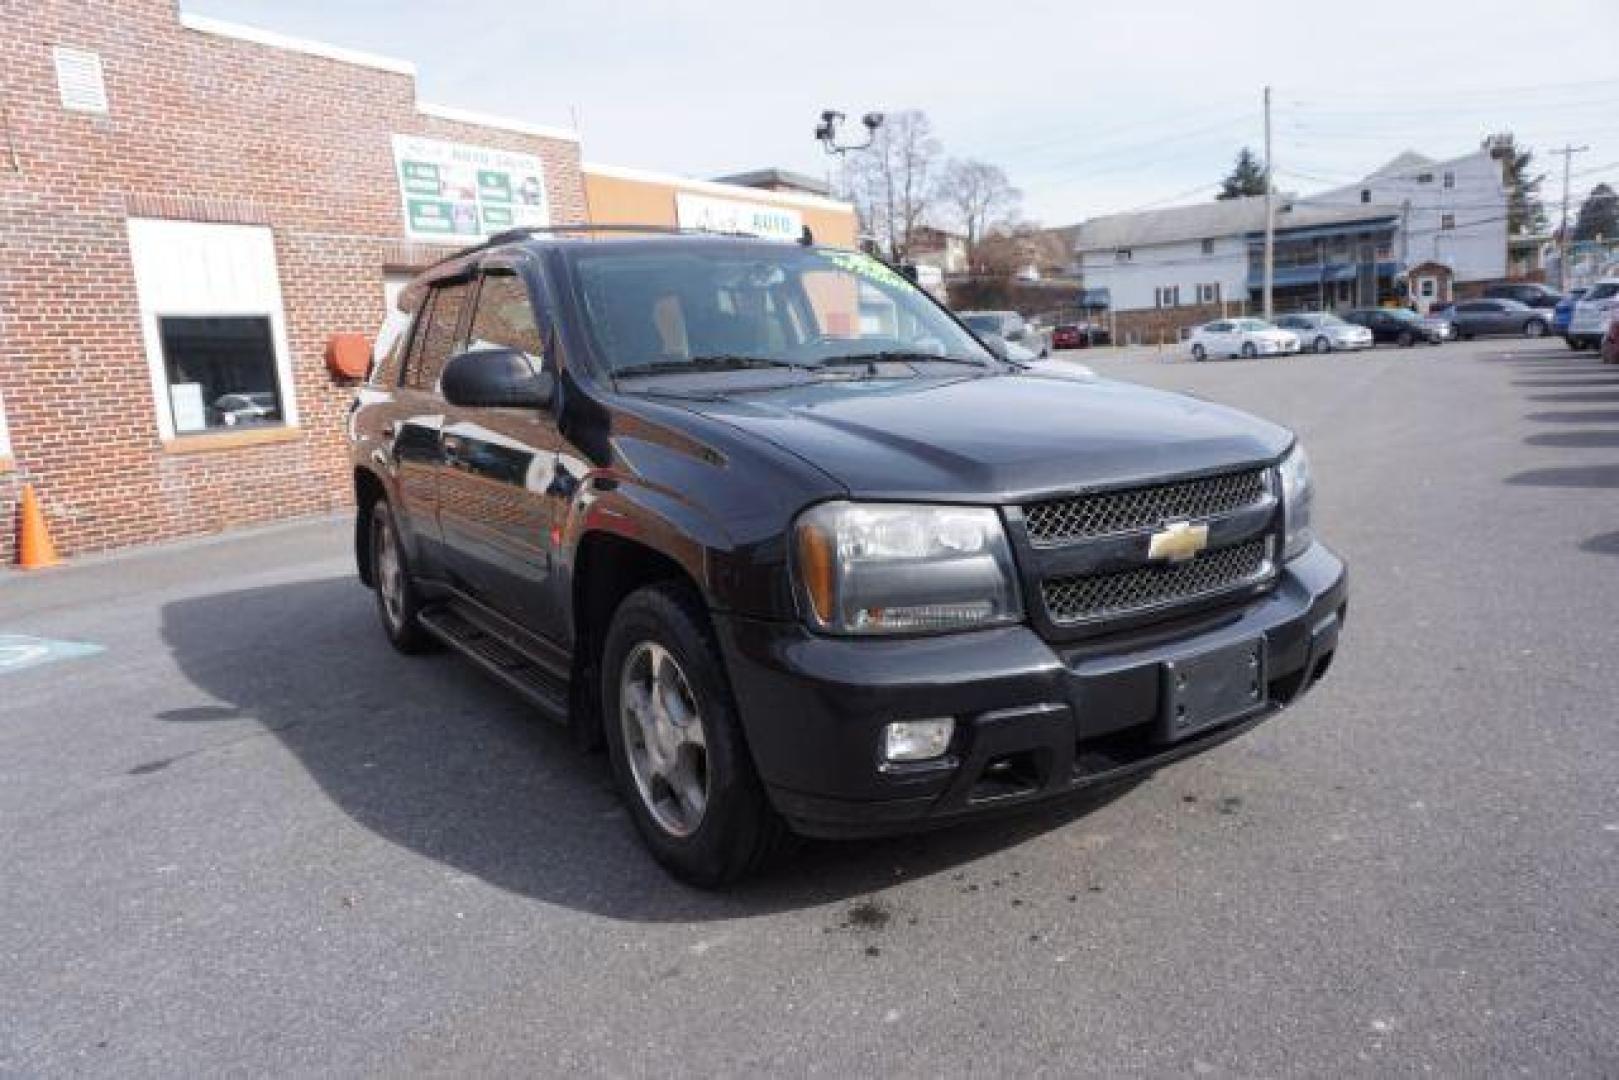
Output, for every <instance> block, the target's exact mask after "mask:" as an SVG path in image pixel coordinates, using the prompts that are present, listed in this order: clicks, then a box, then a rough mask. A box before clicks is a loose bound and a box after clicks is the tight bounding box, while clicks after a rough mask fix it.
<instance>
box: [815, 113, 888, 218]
mask: <svg viewBox="0 0 1619 1080" xmlns="http://www.w3.org/2000/svg"><path fill="white" fill-rule="evenodd" d="M847 119H848V118H847V117H846V116H844V114H843V113H841V112H839V111H838V110H836V109H823V110H822V111H821V122H820V123H819V124H817V125H815V138H816V140H817V141H819V142H820V144H821V149H822V150H824V151H826V153H827V154H829V155H835V156H836V157H837V159H838V194H839V197H841V198H846V199H849V201H850V202H854V201H855V199H854V198H853V193H852V192H851V191H850V190H849V151H851V150H865V149H867V148H869V147H870V146H871V144H872V143H873V142H875V141H876V140H877V129H878V128H880V127H882V126H883V114H882V113H880V112H869V113H867V114H866V115H865V116H862V117H861V118H860V126H861V127H863V128H865V129H866V137H865V139H864V141H862V142H845V141H843V140H842V139H840V138H839V136H838V130H839V128H840V127H841V126H842V125H843V123H844V121H845V120H847ZM827 179H828V180H830V179H831V177H830V176H828V177H827Z"/></svg>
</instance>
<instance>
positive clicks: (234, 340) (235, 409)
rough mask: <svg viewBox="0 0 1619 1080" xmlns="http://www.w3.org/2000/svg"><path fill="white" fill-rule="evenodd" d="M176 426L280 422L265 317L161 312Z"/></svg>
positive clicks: (271, 346) (194, 427) (278, 392)
mask: <svg viewBox="0 0 1619 1080" xmlns="http://www.w3.org/2000/svg"><path fill="white" fill-rule="evenodd" d="M157 326H158V335H159V337H160V338H161V340H162V343H163V366H164V374H165V375H166V376H167V378H168V384H169V408H170V410H171V417H172V420H173V423H174V430H175V431H176V432H177V433H180V434H184V433H186V432H192V431H202V430H206V429H208V428H232V427H263V426H265V425H279V424H280V423H281V390H280V387H279V384H278V380H277V379H276V372H275V342H274V340H273V338H272V337H271V329H270V320H269V318H268V317H266V316H263V315H246V316H243V315H204V316H190V315H160V316H158V320H157Z"/></svg>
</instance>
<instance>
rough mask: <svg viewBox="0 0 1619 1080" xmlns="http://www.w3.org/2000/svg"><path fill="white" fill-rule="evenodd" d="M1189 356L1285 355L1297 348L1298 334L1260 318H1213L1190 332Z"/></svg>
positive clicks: (1201, 358) (1204, 358)
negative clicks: (1190, 348)
mask: <svg viewBox="0 0 1619 1080" xmlns="http://www.w3.org/2000/svg"><path fill="white" fill-rule="evenodd" d="M1190 343H1191V346H1192V359H1193V360H1207V359H1208V358H1209V357H1211V356H1245V357H1255V356H1285V355H1287V354H1288V353H1296V352H1298V351H1299V338H1298V335H1297V334H1295V333H1293V332H1292V331H1291V330H1280V329H1278V328H1276V327H1274V326H1272V325H1271V324H1270V323H1268V322H1266V321H1265V320H1264V319H1216V320H1214V321H1213V322H1211V323H1204V324H1203V325H1202V326H1200V327H1198V328H1197V329H1196V330H1193V331H1192V337H1191V341H1190Z"/></svg>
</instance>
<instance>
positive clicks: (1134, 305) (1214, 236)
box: [1074, 197, 1265, 311]
mask: <svg viewBox="0 0 1619 1080" xmlns="http://www.w3.org/2000/svg"><path fill="white" fill-rule="evenodd" d="M1264 227H1265V200H1264V199H1263V198H1257V197H1254V198H1245V199H1226V200H1220V201H1211V202H1206V203H1198V204H1196V205H1192V206H1171V207H1166V208H1165V209H1162V210H1149V211H1144V212H1141V213H1134V214H1111V215H1109V216H1107V217H1099V218H1092V219H1091V220H1089V221H1086V222H1083V223H1082V224H1081V225H1080V226H1079V227H1078V229H1077V231H1076V236H1075V241H1074V255H1075V258H1076V260H1077V261H1078V264H1079V272H1080V276H1081V278H1082V279H1083V280H1084V282H1085V288H1086V289H1087V290H1097V289H1106V290H1107V291H1108V296H1109V299H1110V300H1111V302H1112V307H1113V310H1114V311H1138V310H1142V309H1145V308H1159V307H1181V306H1189V305H1194V304H1220V303H1227V302H1231V301H1245V300H1247V299H1248V242H1247V240H1246V239H1245V236H1246V235H1247V233H1248V232H1250V231H1251V230H1253V229H1255V228H1260V229H1263V228H1264Z"/></svg>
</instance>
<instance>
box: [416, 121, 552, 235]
mask: <svg viewBox="0 0 1619 1080" xmlns="http://www.w3.org/2000/svg"><path fill="white" fill-rule="evenodd" d="M393 150H394V174H395V175H396V176H397V177H398V179H399V196H400V199H401V200H402V202H403V205H404V212H405V235H406V236H408V237H410V239H412V240H440V241H442V240H455V241H474V240H482V239H485V238H486V237H488V236H489V235H491V234H492V233H497V232H500V231H501V230H503V229H513V228H521V227H523V226H540V227H543V226H545V225H549V224H550V223H551V215H550V211H549V210H548V209H547V207H546V202H545V166H544V165H543V164H542V163H541V161H540V159H539V158H537V157H535V156H534V155H533V154H514V153H511V152H510V151H507V150H493V149H490V148H489V147H487V146H468V145H467V144H465V143H450V142H440V141H438V140H437V139H422V138H417V137H416V136H414V135H395V136H394V137H393Z"/></svg>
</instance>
